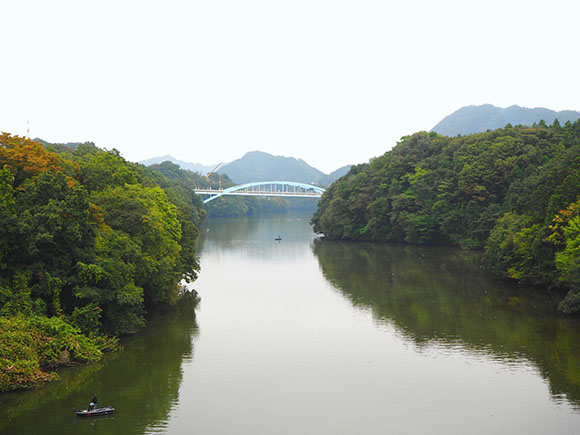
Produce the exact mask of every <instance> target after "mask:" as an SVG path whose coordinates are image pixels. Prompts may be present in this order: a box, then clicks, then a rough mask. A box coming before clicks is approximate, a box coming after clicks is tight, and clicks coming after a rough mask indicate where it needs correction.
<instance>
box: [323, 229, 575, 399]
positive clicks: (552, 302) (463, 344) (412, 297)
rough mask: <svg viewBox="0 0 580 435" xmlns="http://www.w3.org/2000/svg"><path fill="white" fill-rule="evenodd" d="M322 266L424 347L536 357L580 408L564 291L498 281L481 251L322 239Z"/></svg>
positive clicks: (349, 293) (558, 392) (553, 384)
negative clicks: (563, 308)
mask: <svg viewBox="0 0 580 435" xmlns="http://www.w3.org/2000/svg"><path fill="white" fill-rule="evenodd" d="M313 250H314V253H315V255H316V257H317V258H318V261H319V262H320V266H321V268H322V272H323V274H324V276H325V277H326V279H328V280H329V281H330V282H331V283H332V284H333V285H334V286H335V287H336V288H337V289H339V290H340V291H341V292H342V293H343V294H344V295H345V296H346V297H348V299H349V300H350V301H351V302H352V304H353V305H354V306H356V307H362V308H365V309H370V310H371V312H372V314H373V317H374V319H375V321H376V322H377V324H379V325H380V324H389V325H390V324H393V325H395V326H396V328H397V329H398V330H399V331H400V332H401V334H402V335H403V336H404V337H405V338H406V339H408V340H411V341H412V342H413V343H414V345H415V346H416V347H417V348H418V349H419V350H420V349H422V348H426V349H428V350H433V349H435V348H439V349H441V348H447V349H448V350H449V351H450V352H458V351H459V352H462V351H465V350H469V351H470V352H471V353H473V354H476V355H477V354H478V353H480V354H482V355H485V356H486V357H491V358H492V359H497V360H500V361H502V363H504V364H509V363H510V362H517V361H519V360H520V359H522V358H524V359H526V360H529V361H532V362H533V363H534V364H535V365H536V366H537V369H538V371H539V372H540V373H541V374H542V376H543V377H544V378H545V379H547V380H548V381H549V384H550V390H551V393H552V395H553V398H554V399H555V400H556V401H561V399H562V397H563V396H564V395H565V396H567V397H568V399H569V400H570V401H571V402H573V403H575V404H576V406H580V346H579V345H578V343H580V322H579V321H578V320H577V319H573V318H570V317H567V316H565V315H562V314H561V313H559V312H557V311H556V307H557V304H558V301H559V300H560V299H561V297H562V295H560V294H552V293H550V292H549V291H547V290H545V289H538V288H526V287H516V286H512V285H510V284H509V283H506V282H505V281H499V280H494V279H492V278H491V277H490V275H489V271H487V270H485V267H484V265H483V263H482V256H481V254H480V253H477V252H470V251H460V250H457V249H454V248H444V247H416V246H403V245H389V244H375V243H351V242H339V241H330V240H324V239H318V240H315V241H314V245H313Z"/></svg>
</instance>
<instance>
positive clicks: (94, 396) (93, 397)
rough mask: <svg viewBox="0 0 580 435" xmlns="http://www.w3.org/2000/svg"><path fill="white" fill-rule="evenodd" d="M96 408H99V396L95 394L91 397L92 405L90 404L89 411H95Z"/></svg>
mask: <svg viewBox="0 0 580 435" xmlns="http://www.w3.org/2000/svg"><path fill="white" fill-rule="evenodd" d="M96 407H97V395H96V394H94V393H93V396H92V397H91V403H90V404H89V410H90V409H95V408H96Z"/></svg>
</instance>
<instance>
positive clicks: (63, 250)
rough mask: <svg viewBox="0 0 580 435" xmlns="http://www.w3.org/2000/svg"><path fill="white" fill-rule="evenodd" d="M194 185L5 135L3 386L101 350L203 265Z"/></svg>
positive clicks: (0, 198) (84, 151)
mask: <svg viewBox="0 0 580 435" xmlns="http://www.w3.org/2000/svg"><path fill="white" fill-rule="evenodd" d="M204 214H205V212H204V210H203V207H202V203H201V200H200V198H199V197H197V196H196V195H195V194H194V193H193V192H192V191H191V189H188V188H186V187H185V186H183V185H181V184H179V183H175V182H173V181H172V180H170V179H169V178H167V177H165V176H163V175H162V174H161V173H159V172H156V171H153V170H150V169H148V168H145V167H143V166H141V165H137V164H133V163H130V162H127V161H126V160H125V159H123V158H122V157H121V156H120V155H119V153H118V152H117V151H115V150H112V151H105V150H102V149H99V148H97V147H95V146H94V145H93V144H90V143H87V144H83V145H80V146H75V147H74V148H70V147H67V146H62V145H50V146H43V145H42V144H41V143H39V142H34V141H30V140H28V139H24V138H22V137H18V136H11V135H9V134H6V133H4V134H2V135H1V136H0V391H6V390H11V389H17V388H29V387H32V386H35V385H38V384H39V383H41V382H42V381H44V380H48V379H51V378H53V377H54V376H55V375H54V374H53V373H51V372H50V370H51V369H53V368H54V367H56V366H58V365H61V364H68V363H70V362H87V361H95V360H98V359H99V358H100V356H101V353H102V351H103V350H105V349H107V348H109V347H111V346H114V345H115V340H114V339H111V338H110V337H111V336H118V335H122V334H127V333H132V332H134V331H136V330H137V329H138V328H140V327H142V326H143V325H144V324H145V315H146V313H147V311H149V310H151V309H152V308H153V307H156V306H159V305H171V304H173V303H174V302H175V301H176V300H177V298H178V297H179V292H180V286H179V282H180V281H181V280H182V279H186V280H192V279H194V278H195V277H196V274H197V272H198V270H199V265H198V260H197V256H196V252H195V244H196V239H197V236H198V225H199V224H200V222H201V220H202V218H203V216H204Z"/></svg>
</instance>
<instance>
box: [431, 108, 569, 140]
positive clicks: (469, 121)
mask: <svg viewBox="0 0 580 435" xmlns="http://www.w3.org/2000/svg"><path fill="white" fill-rule="evenodd" d="M556 118H557V119H558V121H559V122H560V124H565V123H566V122H567V121H571V122H573V121H576V120H577V119H579V118H580V112H576V111H574V110H562V111H561V112H556V111H554V110H550V109H544V108H542V107H536V108H534V109H528V108H527V107H520V106H510V107H506V108H505V109H503V108H501V107H496V106H493V105H491V104H484V105H482V106H466V107H462V108H461V109H459V110H457V111H456V112H453V113H452V114H451V115H449V116H446V117H445V118H443V120H442V121H441V122H439V123H438V124H437V125H436V126H435V127H433V128H432V129H431V131H435V132H437V133H439V134H442V135H444V136H457V135H458V134H461V135H466V134H471V133H480V132H484V131H487V130H495V129H497V128H502V127H505V126H506V124H512V125H519V124H521V125H532V124H534V123H538V122H540V121H541V120H544V121H545V122H546V124H548V125H551V124H552V123H553V122H554V119H556Z"/></svg>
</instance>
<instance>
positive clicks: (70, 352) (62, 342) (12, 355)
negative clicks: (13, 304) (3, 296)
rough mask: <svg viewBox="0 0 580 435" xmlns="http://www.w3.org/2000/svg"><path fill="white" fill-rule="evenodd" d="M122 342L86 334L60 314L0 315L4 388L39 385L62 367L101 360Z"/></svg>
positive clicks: (0, 378) (1, 388)
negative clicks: (60, 316)
mask: <svg viewBox="0 0 580 435" xmlns="http://www.w3.org/2000/svg"><path fill="white" fill-rule="evenodd" d="M118 342H119V340H118V339H117V338H116V337H107V336H102V335H101V336H96V335H95V336H87V335H84V334H83V333H82V331H81V330H80V329H78V328H76V327H74V326H73V325H71V324H70V323H67V322H66V321H65V320H64V319H62V318H59V317H45V316H37V315H31V316H25V315H24V314H18V315H15V316H11V317H0V392H7V391H13V390H19V389H30V388H38V387H40V386H42V385H43V384H45V383H46V382H50V381H54V380H56V379H58V378H59V376H58V374H57V373H56V371H55V370H56V369H57V368H58V367H62V366H68V365H72V364H83V363H94V362H97V361H99V360H100V359H101V358H102V356H103V352H106V351H111V350H115V349H118Z"/></svg>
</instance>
